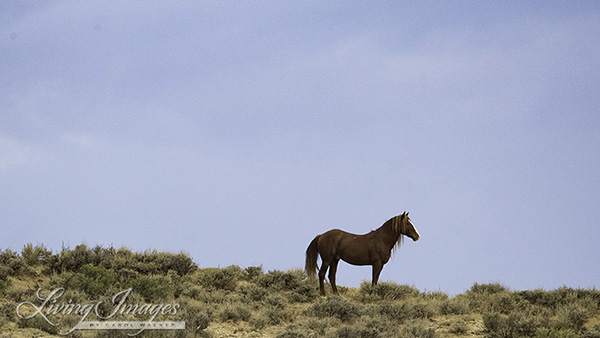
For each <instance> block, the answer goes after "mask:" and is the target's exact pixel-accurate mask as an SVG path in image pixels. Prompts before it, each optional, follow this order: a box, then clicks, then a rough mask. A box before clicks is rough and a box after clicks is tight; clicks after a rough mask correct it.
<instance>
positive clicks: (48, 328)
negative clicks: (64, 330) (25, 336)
mask: <svg viewBox="0 0 600 338" xmlns="http://www.w3.org/2000/svg"><path fill="white" fill-rule="evenodd" d="M17 325H18V327H20V328H32V329H38V330H42V331H44V332H47V333H49V334H52V335H58V327H57V326H53V325H50V323H48V322H47V321H46V320H45V319H44V318H43V317H42V316H39V315H38V316H34V317H33V318H29V319H23V318H20V319H19V321H18V322H17Z"/></svg>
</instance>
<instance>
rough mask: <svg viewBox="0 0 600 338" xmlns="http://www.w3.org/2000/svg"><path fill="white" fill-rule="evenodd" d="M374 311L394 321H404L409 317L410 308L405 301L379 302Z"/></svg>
mask: <svg viewBox="0 0 600 338" xmlns="http://www.w3.org/2000/svg"><path fill="white" fill-rule="evenodd" d="M376 312H377V313H378V314H379V315H380V316H383V317H384V318H386V319H388V320H390V321H392V322H394V323H404V322H405V321H406V320H407V319H408V318H410V314H409V313H410V310H409V306H408V305H407V304H406V302H402V303H400V302H385V303H381V304H379V305H377V307H376Z"/></svg>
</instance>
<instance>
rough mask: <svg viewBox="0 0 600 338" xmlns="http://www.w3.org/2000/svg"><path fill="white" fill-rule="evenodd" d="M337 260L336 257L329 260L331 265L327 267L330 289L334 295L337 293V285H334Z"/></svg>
mask: <svg viewBox="0 0 600 338" xmlns="http://www.w3.org/2000/svg"><path fill="white" fill-rule="evenodd" d="M339 262H340V260H339V259H336V260H334V261H333V262H331V266H330V267H329V282H330V283H331V289H332V290H333V294H334V295H337V294H338V290H337V286H336V285H335V273H336V272H337V266H338V263H339Z"/></svg>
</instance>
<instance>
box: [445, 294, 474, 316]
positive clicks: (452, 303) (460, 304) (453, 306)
mask: <svg viewBox="0 0 600 338" xmlns="http://www.w3.org/2000/svg"><path fill="white" fill-rule="evenodd" d="M440 313H441V314H443V315H465V314H468V313H470V309H469V305H468V304H467V303H466V302H465V301H464V300H463V299H461V298H456V297H455V298H452V299H447V300H445V301H443V302H442V303H441V304H440Z"/></svg>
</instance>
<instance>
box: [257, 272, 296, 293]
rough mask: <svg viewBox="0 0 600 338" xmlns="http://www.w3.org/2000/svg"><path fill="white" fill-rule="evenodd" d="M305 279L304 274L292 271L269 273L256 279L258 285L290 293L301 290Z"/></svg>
mask: <svg viewBox="0 0 600 338" xmlns="http://www.w3.org/2000/svg"><path fill="white" fill-rule="evenodd" d="M303 279H304V274H303V272H301V271H299V270H290V271H288V272H283V271H279V270H273V271H269V272H267V273H266V274H263V275H261V276H259V277H257V278H256V279H255V281H256V284H257V285H259V286H262V287H263V288H266V289H270V290H273V291H290V290H295V289H297V288H299V287H300V286H301V285H302V280H303Z"/></svg>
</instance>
